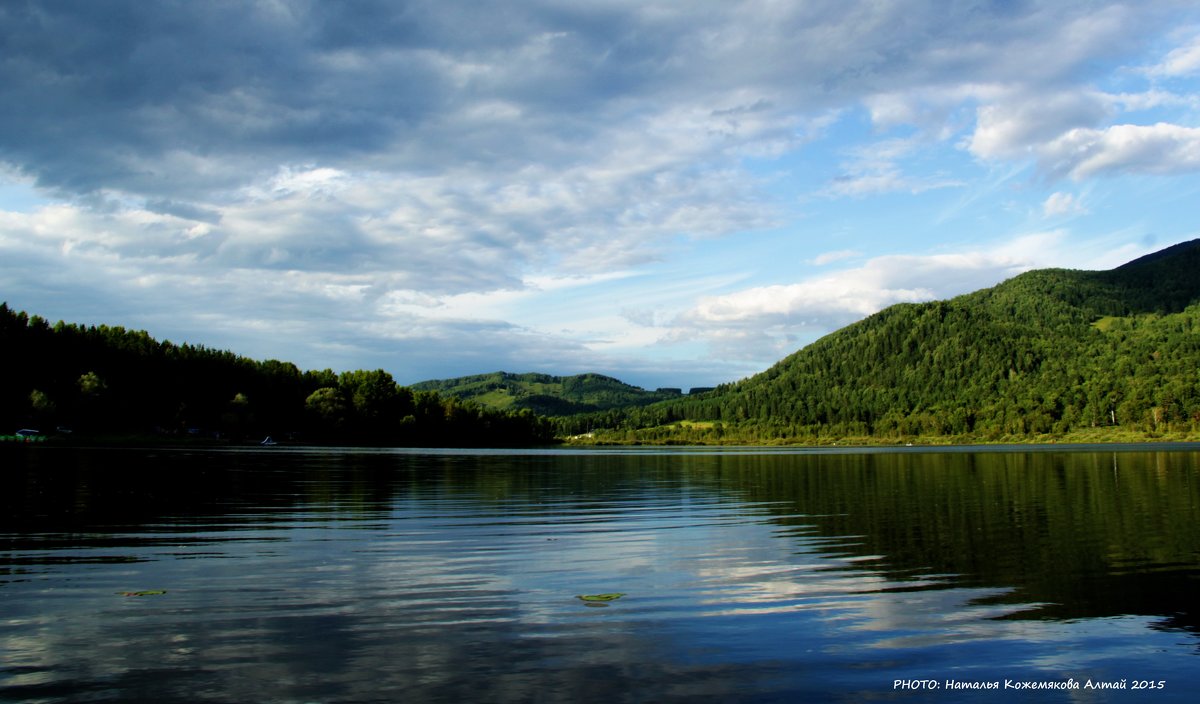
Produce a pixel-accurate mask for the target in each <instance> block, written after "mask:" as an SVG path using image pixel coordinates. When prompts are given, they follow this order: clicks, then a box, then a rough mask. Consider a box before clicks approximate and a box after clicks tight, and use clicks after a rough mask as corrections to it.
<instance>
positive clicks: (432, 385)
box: [412, 372, 682, 416]
mask: <svg viewBox="0 0 1200 704" xmlns="http://www.w3.org/2000/svg"><path fill="white" fill-rule="evenodd" d="M412 388H413V389H415V390H421V391H436V392H438V393H440V394H442V395H443V396H455V397H457V398H461V399H465V400H469V401H475V402H476V403H479V404H482V405H484V406H488V407H491V408H496V409H504V410H508V409H515V410H520V409H529V410H531V411H533V412H534V413H539V414H542V415H547V416H566V415H573V414H576V413H588V412H594V411H602V410H607V409H611V408H623V407H628V406H645V405H648V404H651V403H654V402H656V401H663V400H666V399H670V398H677V397H679V396H680V395H682V390H681V389H658V390H656V391H647V390H645V389H643V388H641V387H638V386H631V385H630V384H626V383H624V382H622V381H619V380H617V379H614V378H612V377H609V376H604V375H603V374H577V375H575V376H551V375H549V374H537V373H530V374H509V373H507V372H493V373H491V374H479V375H475V376H464V377H458V378H455V379H439V380H433V381H422V382H419V383H416V384H413V385H412Z"/></svg>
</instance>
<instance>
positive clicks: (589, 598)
mask: <svg viewBox="0 0 1200 704" xmlns="http://www.w3.org/2000/svg"><path fill="white" fill-rule="evenodd" d="M623 596H625V593H624V592H610V593H608V594H580V595H579V596H576V597H575V598H576V599H579V600H580V601H585V602H597V601H601V602H603V601H616V600H617V599H620V598H621V597H623Z"/></svg>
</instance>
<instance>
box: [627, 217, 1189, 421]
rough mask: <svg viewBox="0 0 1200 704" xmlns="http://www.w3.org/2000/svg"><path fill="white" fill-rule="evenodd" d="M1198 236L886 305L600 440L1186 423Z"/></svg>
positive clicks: (638, 415)
mask: <svg viewBox="0 0 1200 704" xmlns="http://www.w3.org/2000/svg"><path fill="white" fill-rule="evenodd" d="M1197 272H1200V240H1196V241H1192V242H1187V243H1184V244H1180V245H1176V246H1173V247H1170V248H1168V249H1165V250H1163V251H1160V252H1157V253H1155V254H1152V255H1149V256H1146V257H1143V258H1141V259H1138V260H1135V261H1132V262H1129V263H1128V264H1125V265H1123V266H1121V267H1118V268H1116V269H1113V270H1110V271H1102V272H1095V271H1075V270H1065V269H1045V270H1037V271H1030V272H1027V273H1025V274H1022V275H1020V276H1017V277H1014V278H1013V279H1010V280H1008V281H1005V282H1004V283H1001V284H999V285H997V286H994V287H992V288H989V289H985V290H981V291H977V292H974V293H970V294H967V295H963V296H959V297H957V298H953V299H950V300H946V301H937V302H931V303H921V304H900V305H895V306H892V307H890V308H887V309H885V310H883V311H881V312H879V313H877V314H875V315H872V316H870V317H868V318H866V319H864V320H862V321H859V322H858V323H855V324H853V325H850V326H847V327H846V328H843V329H841V330H839V331H837V332H834V333H832V334H830V335H828V336H826V337H824V338H822V339H820V340H818V341H817V342H815V343H813V344H812V345H810V346H808V347H805V348H804V349H802V350H800V351H799V352H796V353H795V354H793V355H791V356H789V357H787V358H785V359H784V360H782V361H780V362H779V363H778V364H776V365H775V366H773V367H771V368H770V369H768V370H767V371H765V372H763V373H762V374H759V375H757V376H754V377H751V378H749V379H746V380H743V381H741V382H738V383H735V384H730V385H724V386H721V387H718V388H717V390H715V391H713V392H711V393H708V394H703V395H700V396H697V397H688V398H684V399H680V400H677V401H672V402H667V403H661V404H656V405H654V406H650V407H648V408H646V409H643V410H641V411H635V412H631V413H629V414H627V415H626V416H625V417H624V418H623V419H622V428H621V430H620V431H614V432H612V433H609V435H608V436H609V437H610V438H614V439H626V440H629V439H636V440H643V441H656V440H657V441H664V440H666V441H758V442H763V441H766V442H770V441H776V440H798V441H813V440H820V439H821V438H836V437H877V438H904V437H910V436H954V437H960V438H962V439H971V440H994V439H1018V438H1028V437H1030V436H1035V435H1041V434H1054V433H1067V432H1072V431H1080V430H1084V429H1090V428H1106V427H1117V428H1121V429H1129V430H1136V431H1138V432H1142V433H1149V434H1150V436H1151V437H1153V436H1154V435H1155V434H1161V433H1168V432H1170V433H1189V432H1190V433H1195V432H1196V431H1197V430H1198V429H1200V275H1198V274H1197Z"/></svg>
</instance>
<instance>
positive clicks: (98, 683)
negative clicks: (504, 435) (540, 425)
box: [0, 447, 1200, 702]
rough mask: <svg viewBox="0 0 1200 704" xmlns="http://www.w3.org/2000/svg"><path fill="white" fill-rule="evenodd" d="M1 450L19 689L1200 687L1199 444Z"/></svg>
mask: <svg viewBox="0 0 1200 704" xmlns="http://www.w3.org/2000/svg"><path fill="white" fill-rule="evenodd" d="M0 449H3V450H4V452H3V454H0V463H2V465H0V466H2V470H0V494H2V498H0V512H2V515H0V700H3V701H21V702H85V701H154V702H252V701H253V702H391V701H397V702H400V701H403V702H423V701H434V702H471V701H486V702H560V701H561V702H626V701H629V702H664V701H789V702H791V701H797V702H799V701H847V702H860V701H880V700H884V701H943V702H954V701H1031V702H1106V701H1112V702H1126V701H1155V702H1167V701H1193V700H1195V698H1196V697H1197V695H1198V693H1200V617H1198V616H1200V614H1198V610H1197V606H1198V594H1200V452H1197V451H1196V450H1195V449H1191V448H1169V449H1162V448H1158V449H1153V450H1147V449H1146V448H1144V447H1143V448H1129V447H1124V448H1104V449H1100V450H1098V449H1095V448H1091V449H1073V450H1065V451H1064V450H1049V449H1046V448H1041V449H1029V448H1023V449H1008V450H1003V449H1001V450H992V451H953V450H951V451H945V450H942V451H924V450H921V449H920V448H908V449H901V450H898V451H833V450H822V451H814V450H808V451H804V450H793V451H760V450H687V449H684V450H665V451H663V450H625V451H588V452H566V451H542V452H500V451H495V452H488V451H482V452H478V451H471V452H468V451H405V450H401V451H396V450H382V451H369V450H324V449H312V450H296V449H290V448H280V447H276V448H268V449H265V450H257V449H255V450H243V451H238V450H230V451H186V450H161V449H155V450H142V451H132V450H78V449H63V448H53V447H37V448H28V449H26V448H11V447H10V448H0ZM602 594H607V595H609V597H610V600H608V601H585V600H582V599H580V598H578V597H579V596H584V595H602ZM618 594H619V595H620V596H616V595H618ZM897 680H901V681H904V682H903V683H902V684H901V686H900V687H899V688H898V687H897ZM1072 680H1073V681H1074V682H1075V683H1076V684H1078V686H1079V688H1078V689H1070V690H1060V689H1052V690H1030V689H1012V688H1006V685H1011V686H1013V687H1024V686H1026V685H1027V684H1029V683H1033V684H1037V685H1039V686H1044V685H1045V684H1050V685H1053V686H1059V685H1062V684H1063V683H1070V682H1071V681H1072ZM916 681H931V682H932V684H930V683H929V682H921V683H918V682H916ZM1144 682H1152V683H1153V685H1152V686H1153V688H1152V689H1135V687H1137V685H1138V684H1139V683H1144ZM955 683H959V684H965V685H970V686H990V685H991V684H993V683H994V684H995V685H996V686H997V687H999V690H997V691H986V690H984V691H976V690H962V689H948V688H952V687H954V686H955ZM1098 683H1103V684H1104V685H1105V686H1109V685H1117V686H1120V685H1121V684H1122V683H1124V685H1125V688H1124V689H1095V688H1094V687H1095V685H1096V684H1098ZM1160 683H1161V684H1160ZM913 686H919V687H929V686H936V687H937V689H935V690H930V689H910V688H907V687H913Z"/></svg>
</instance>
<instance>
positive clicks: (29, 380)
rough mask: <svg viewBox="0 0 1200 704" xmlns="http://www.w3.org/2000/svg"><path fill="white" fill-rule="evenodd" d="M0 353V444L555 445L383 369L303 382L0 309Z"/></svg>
mask: <svg viewBox="0 0 1200 704" xmlns="http://www.w3.org/2000/svg"><path fill="white" fill-rule="evenodd" d="M0 354H2V355H3V356H2V361H3V366H4V369H5V370H6V373H5V374H3V375H0V428H3V429H4V430H3V432H0V434H7V433H9V432H14V431H15V430H17V429H18V428H27V429H34V430H39V431H41V433H42V434H44V435H46V436H51V437H58V438H71V437H92V438H109V439H113V438H127V439H146V438H162V439H171V438H177V439H181V440H218V439H219V440H225V441H258V440H261V439H263V438H265V437H266V436H271V437H272V438H273V439H276V440H277V441H289V440H291V441H300V442H309V443H337V444H361V445H437V446H448V447H457V446H491V447H497V446H511V445H537V444H545V443H549V442H552V441H553V426H552V425H551V423H550V422H549V421H547V420H546V419H545V418H543V417H540V416H537V415H535V414H534V413H533V412H531V411H529V410H516V411H502V410H496V409H491V408H485V407H483V406H480V405H478V404H475V403H472V402H469V401H463V400H460V399H458V398H455V397H445V398H443V397H441V396H439V395H438V394H437V393H436V392H433V391H419V390H418V391H414V390H412V389H410V388H407V387H404V386H400V385H399V384H397V383H396V382H395V381H394V380H393V378H392V376H391V375H390V374H389V373H388V372H386V371H383V370H374V371H363V370H359V371H348V372H343V373H341V374H336V373H334V372H333V371H331V370H328V369H326V370H324V371H305V372H301V371H300V370H299V369H298V368H297V367H296V365H294V364H291V363H290V362H281V361H277V360H266V361H255V360H252V359H248V358H246V357H242V356H239V355H236V354H233V353H232V352H226V351H220V350H213V349H208V348H206V347H203V346H198V345H188V344H181V345H176V344H173V343H171V342H169V341H163V342H159V341H157V340H155V339H154V338H152V337H151V336H150V335H149V334H148V333H146V332H144V331H132V330H126V329H125V328H122V327H110V326H105V325H99V326H88V327H85V326H81V325H73V324H67V323H63V322H59V323H57V324H55V325H51V324H50V323H49V322H48V321H46V320H45V319H43V318H40V317H38V316H36V315H34V316H30V315H27V314H26V313H24V312H18V311H13V310H10V309H9V308H8V306H7V304H4V303H0ZM10 429H11V430H10Z"/></svg>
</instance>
